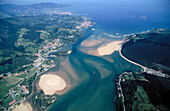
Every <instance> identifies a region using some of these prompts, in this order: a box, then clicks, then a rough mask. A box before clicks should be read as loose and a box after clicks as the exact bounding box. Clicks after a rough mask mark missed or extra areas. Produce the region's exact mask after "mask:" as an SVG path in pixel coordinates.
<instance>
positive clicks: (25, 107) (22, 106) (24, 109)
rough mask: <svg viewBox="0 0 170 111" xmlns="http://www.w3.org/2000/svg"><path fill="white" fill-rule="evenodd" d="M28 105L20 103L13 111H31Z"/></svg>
mask: <svg viewBox="0 0 170 111" xmlns="http://www.w3.org/2000/svg"><path fill="white" fill-rule="evenodd" d="M32 110H33V108H32V107H31V105H30V103H21V104H20V105H19V106H18V107H16V108H15V109H14V110H13V111H32Z"/></svg>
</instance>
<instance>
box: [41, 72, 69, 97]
mask: <svg viewBox="0 0 170 111" xmlns="http://www.w3.org/2000/svg"><path fill="white" fill-rule="evenodd" d="M39 86H40V88H41V89H42V90H43V91H44V93H45V95H53V94H54V93H55V92H56V91H61V90H63V89H64V88H65V87H66V82H65V81H64V79H63V78H61V77H60V76H58V75H54V74H45V75H42V76H41V77H40V81H39Z"/></svg>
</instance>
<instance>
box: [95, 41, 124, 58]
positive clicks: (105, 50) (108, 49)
mask: <svg viewBox="0 0 170 111" xmlns="http://www.w3.org/2000/svg"><path fill="white" fill-rule="evenodd" d="M121 42H122V41H114V42H111V43H108V44H107V45H105V46H101V47H99V48H97V52H98V54H99V56H104V55H110V54H112V53H113V52H114V51H118V50H119V48H120V46H121Z"/></svg>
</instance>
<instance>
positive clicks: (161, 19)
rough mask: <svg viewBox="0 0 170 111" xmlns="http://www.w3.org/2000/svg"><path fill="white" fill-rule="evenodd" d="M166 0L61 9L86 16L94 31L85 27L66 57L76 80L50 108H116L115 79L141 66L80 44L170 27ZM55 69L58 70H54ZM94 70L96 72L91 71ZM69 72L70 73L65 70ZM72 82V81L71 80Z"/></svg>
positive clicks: (97, 0)
mask: <svg viewBox="0 0 170 111" xmlns="http://www.w3.org/2000/svg"><path fill="white" fill-rule="evenodd" d="M169 6H170V1H168V0H106V1H104V0H94V1H74V0H73V1H72V2H69V6H68V7H65V8H64V9H62V10H63V11H69V12H72V13H73V14H77V15H82V16H86V17H89V18H91V19H92V22H96V25H95V26H94V27H93V28H94V29H95V30H92V29H91V28H90V29H86V30H85V32H84V35H83V37H82V38H80V39H79V40H78V41H77V42H76V43H75V44H73V47H72V53H71V54H70V55H69V56H68V57H67V58H68V60H69V63H70V65H71V66H70V67H71V68H72V69H73V70H74V72H75V75H77V79H80V80H81V81H79V82H76V85H75V86H74V88H72V89H71V90H69V91H68V92H67V93H65V94H64V95H61V96H58V99H57V101H56V102H55V103H54V104H53V105H52V106H51V107H50V109H49V110H50V111H115V110H116V108H115V99H116V94H115V80H116V78H117V76H118V75H120V74H121V73H123V72H125V71H140V70H141V68H140V67H138V66H136V65H133V64H131V63H129V62H127V61H126V60H124V59H123V58H121V57H120V55H119V53H118V52H117V51H116V52H114V53H113V54H111V55H108V56H106V58H109V59H111V60H112V61H108V60H107V59H105V58H103V57H99V56H93V55H90V54H87V53H86V52H82V51H81V50H80V49H81V47H82V46H81V43H82V42H83V41H84V40H86V39H87V38H90V37H91V35H93V36H95V37H106V38H107V36H104V33H107V34H110V35H116V34H117V35H120V36H122V37H120V38H118V39H119V40H122V39H123V35H125V34H132V33H140V32H144V31H148V30H152V29H155V28H164V29H169V28H170V21H169V20H170V10H169ZM55 71H57V69H56V70H55ZM94 72H95V74H94ZM68 74H69V72H68ZM72 82H74V80H73V81H72Z"/></svg>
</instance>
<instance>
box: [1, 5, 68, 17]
mask: <svg viewBox="0 0 170 111" xmlns="http://www.w3.org/2000/svg"><path fill="white" fill-rule="evenodd" d="M65 6H67V5H64V4H56V3H39V4H33V5H16V4H4V5H0V18H8V17H15V16H36V15H42V14H51V11H53V12H54V11H57V9H58V8H62V7H65ZM54 9H56V10H54Z"/></svg>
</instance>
